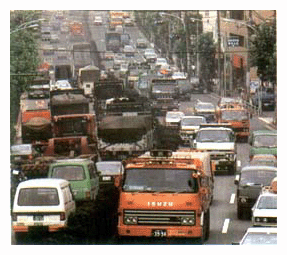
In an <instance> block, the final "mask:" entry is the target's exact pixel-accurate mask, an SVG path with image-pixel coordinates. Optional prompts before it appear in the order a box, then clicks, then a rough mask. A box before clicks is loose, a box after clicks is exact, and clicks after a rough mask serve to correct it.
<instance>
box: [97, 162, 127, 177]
mask: <svg viewBox="0 0 287 255" xmlns="http://www.w3.org/2000/svg"><path fill="white" fill-rule="evenodd" d="M96 165H97V170H98V171H100V172H101V174H102V175H105V174H120V173H121V166H122V163H121V162H97V164H96Z"/></svg>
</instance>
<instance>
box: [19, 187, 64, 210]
mask: <svg viewBox="0 0 287 255" xmlns="http://www.w3.org/2000/svg"><path fill="white" fill-rule="evenodd" d="M18 205H19V206H46V205H59V196H58V191H57V189H56V188H23V189H21V190H20V192H19V196H18Z"/></svg>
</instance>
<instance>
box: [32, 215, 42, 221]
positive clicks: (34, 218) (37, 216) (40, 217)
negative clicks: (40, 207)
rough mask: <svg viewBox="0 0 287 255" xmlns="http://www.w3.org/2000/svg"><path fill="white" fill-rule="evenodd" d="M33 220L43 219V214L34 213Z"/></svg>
mask: <svg viewBox="0 0 287 255" xmlns="http://www.w3.org/2000/svg"><path fill="white" fill-rule="evenodd" d="M33 220H34V221H43V220H44V216H43V215H34V217H33Z"/></svg>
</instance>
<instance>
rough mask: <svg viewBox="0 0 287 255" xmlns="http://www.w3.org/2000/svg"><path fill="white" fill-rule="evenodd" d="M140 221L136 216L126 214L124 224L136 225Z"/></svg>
mask: <svg viewBox="0 0 287 255" xmlns="http://www.w3.org/2000/svg"><path fill="white" fill-rule="evenodd" d="M137 223H138V218H137V217H136V216H125V217H124V224H126V225H135V224H137Z"/></svg>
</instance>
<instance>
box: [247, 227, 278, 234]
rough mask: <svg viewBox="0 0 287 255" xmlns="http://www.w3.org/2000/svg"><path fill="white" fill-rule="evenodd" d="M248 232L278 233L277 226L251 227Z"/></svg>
mask: <svg viewBox="0 0 287 255" xmlns="http://www.w3.org/2000/svg"><path fill="white" fill-rule="evenodd" d="M246 232H247V233H277V228H272V227H250V228H248V229H247V231H246Z"/></svg>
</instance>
